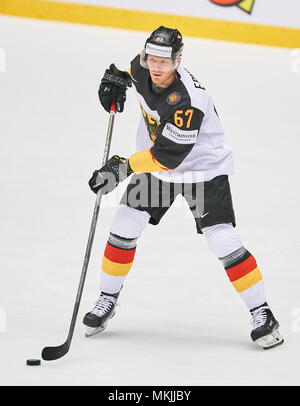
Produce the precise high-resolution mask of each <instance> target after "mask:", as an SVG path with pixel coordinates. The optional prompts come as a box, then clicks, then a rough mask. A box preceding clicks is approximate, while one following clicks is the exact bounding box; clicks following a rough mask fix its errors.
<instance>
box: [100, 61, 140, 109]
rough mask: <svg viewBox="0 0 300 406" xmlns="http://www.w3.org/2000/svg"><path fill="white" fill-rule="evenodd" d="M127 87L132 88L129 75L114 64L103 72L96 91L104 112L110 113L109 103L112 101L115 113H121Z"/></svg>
mask: <svg viewBox="0 0 300 406" xmlns="http://www.w3.org/2000/svg"><path fill="white" fill-rule="evenodd" d="M128 86H129V87H131V86H132V81H131V77H130V75H129V73H128V72H126V71H121V70H119V69H117V68H116V66H115V64H111V65H110V67H109V68H108V69H106V71H105V74H104V76H103V78H102V80H101V84H100V87H99V91H98V96H99V100H100V103H101V104H102V106H103V107H104V109H105V110H106V111H108V112H110V106H111V103H112V102H113V101H114V102H115V103H116V106H117V111H118V112H119V113H122V111H123V110H124V103H125V101H126V90H127V87H128Z"/></svg>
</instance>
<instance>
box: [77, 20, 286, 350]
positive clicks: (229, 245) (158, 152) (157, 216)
mask: <svg viewBox="0 0 300 406" xmlns="http://www.w3.org/2000/svg"><path fill="white" fill-rule="evenodd" d="M182 50H183V42H182V35H181V34H180V32H179V31H178V30H177V29H171V28H166V27H163V26H161V27H159V28H157V29H156V30H155V31H154V32H153V33H152V34H151V35H150V37H149V38H148V39H147V40H146V43H145V47H144V49H143V51H142V52H141V53H140V54H139V55H137V56H136V57H135V58H134V59H133V60H132V62H131V67H130V70H128V71H120V70H119V69H117V68H116V66H115V65H114V64H111V65H110V67H109V68H108V69H107V70H106V71H105V74H104V77H103V79H102V81H101V84H100V88H99V99H100V102H101V104H102V106H103V107H104V109H105V110H106V111H108V112H109V111H110V107H111V103H112V102H113V101H114V102H115V103H116V106H117V111H118V112H120V113H121V112H123V110H124V103H125V100H126V91H127V88H128V87H131V86H132V84H133V87H134V89H135V93H136V96H137V99H138V102H139V104H140V107H141V120H140V124H139V127H138V131H137V152H135V153H134V154H132V155H131V156H130V157H129V158H128V159H125V158H122V157H120V156H118V155H114V156H113V157H112V158H110V159H109V160H108V162H107V164H106V165H105V166H103V167H102V168H101V169H99V170H96V171H95V172H94V173H93V176H92V178H91V179H90V181H89V186H90V188H91V190H92V191H93V192H95V193H97V192H98V191H99V190H100V189H101V192H102V193H103V194H106V193H109V192H111V191H112V190H114V189H115V188H116V187H117V185H118V184H119V182H120V181H122V180H124V179H126V178H127V177H128V176H129V175H131V174H133V176H132V178H131V180H130V182H129V184H128V186H127V189H126V192H125V194H124V195H123V197H122V199H121V202H120V206H119V208H118V210H117V212H116V214H115V216H114V219H113V221H112V224H111V227H110V234H109V237H108V242H107V245H106V248H105V252H104V257H103V262H102V273H101V285H100V297H99V299H98V300H97V302H96V304H95V307H94V308H93V309H92V310H91V311H90V312H89V313H87V314H86V315H85V317H84V320H83V323H84V324H85V325H86V326H87V332H86V335H87V336H90V335H93V334H96V333H98V332H100V331H103V330H104V328H105V327H106V325H107V322H108V320H109V319H110V318H111V317H113V315H114V313H115V307H116V305H117V300H118V296H119V293H120V290H121V288H122V286H123V283H124V280H125V278H126V275H127V274H128V272H129V270H130V268H131V266H132V264H133V261H134V255H135V251H136V246H137V240H138V238H139V237H140V236H141V234H142V232H143V230H144V228H145V227H146V225H147V224H148V223H150V224H153V225H157V224H158V223H159V222H160V220H161V218H162V217H163V215H164V214H165V213H166V212H167V210H168V209H169V207H170V206H171V205H172V203H173V202H174V200H175V198H176V196H177V195H178V194H181V195H182V196H183V197H184V198H185V199H186V201H187V203H188V205H189V207H190V209H191V211H192V213H193V217H194V219H195V224H196V228H197V232H198V233H199V234H203V235H204V237H205V238H206V240H207V243H208V246H209V248H210V249H211V250H212V252H213V253H214V255H215V256H216V257H217V258H218V259H219V260H220V261H221V263H222V264H223V266H224V268H225V271H226V273H227V275H228V278H229V280H230V281H231V283H232V285H233V286H234V288H235V289H236V291H237V292H238V293H239V295H240V297H241V299H242V300H243V301H244V303H245V304H246V306H247V308H248V309H249V311H250V314H251V317H252V319H251V321H252V326H253V327H252V332H251V338H252V340H253V341H254V342H255V343H257V344H258V346H260V347H262V348H264V349H269V348H272V347H275V346H278V345H279V344H281V343H283V338H282V336H281V334H280V333H279V331H278V327H279V324H278V321H277V320H276V319H275V317H274V315H273V313H272V311H271V309H270V306H269V305H268V303H267V301H266V296H265V289H264V282H263V278H262V274H261V272H260V269H259V268H258V266H257V263H256V260H255V258H254V256H253V255H252V254H251V253H250V252H249V251H248V250H247V249H246V248H245V247H244V245H243V243H242V241H241V240H240V237H239V235H238V233H237V231H236V228H235V226H236V222H235V215H234V210H233V205H232V198H231V191H230V185H229V180H228V176H229V175H231V174H232V173H233V159H232V149H231V147H230V145H229V143H228V141H227V140H226V138H225V135H224V130H223V128H222V125H221V122H220V119H219V116H218V113H217V110H216V108H215V106H214V104H213V101H212V99H211V97H210V95H209V94H208V93H207V91H206V90H205V88H204V87H203V86H202V84H201V83H200V82H199V81H198V80H197V79H196V78H195V76H193V75H192V74H191V73H190V72H189V71H188V70H187V69H185V68H184V67H182V65H181V58H182ZM137 187H138V190H139V193H137V192H136V188H137Z"/></svg>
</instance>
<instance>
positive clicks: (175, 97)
mask: <svg viewBox="0 0 300 406" xmlns="http://www.w3.org/2000/svg"><path fill="white" fill-rule="evenodd" d="M180 99H181V96H180V93H178V92H172V93H170V94H169V95H168V97H167V103H168V104H170V105H171V106H173V105H174V104H177V103H178V102H179V101H180Z"/></svg>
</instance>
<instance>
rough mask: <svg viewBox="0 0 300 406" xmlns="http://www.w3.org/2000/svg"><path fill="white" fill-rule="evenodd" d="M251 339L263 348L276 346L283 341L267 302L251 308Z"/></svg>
mask: <svg viewBox="0 0 300 406" xmlns="http://www.w3.org/2000/svg"><path fill="white" fill-rule="evenodd" d="M251 315H252V326H253V330H252V332H251V338H252V341H254V342H255V344H257V345H258V346H259V347H261V348H263V349H264V350H268V349H270V348H274V347H277V346H278V345H280V344H282V343H283V342H284V340H283V337H282V336H281V334H280V332H279V330H278V328H279V323H278V321H277V320H276V319H275V317H274V315H273V313H272V312H271V309H270V308H269V306H268V304H267V303H264V304H263V305H262V306H260V307H257V308H254V309H252V310H251Z"/></svg>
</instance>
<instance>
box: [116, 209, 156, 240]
mask: <svg viewBox="0 0 300 406" xmlns="http://www.w3.org/2000/svg"><path fill="white" fill-rule="evenodd" d="M149 219H150V215H149V214H148V213H147V212H145V211H141V210H137V209H134V208H132V207H129V206H125V205H121V206H119V208H118V210H117V212H116V214H115V216H114V218H113V221H112V224H111V226H110V233H111V234H113V235H117V236H119V237H123V238H125V239H130V238H131V239H136V238H138V237H140V235H141V234H142V232H143V231H144V228H145V227H146V225H147V224H148V222H149Z"/></svg>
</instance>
